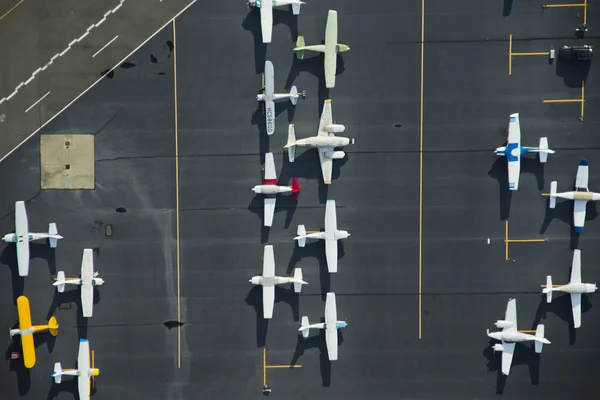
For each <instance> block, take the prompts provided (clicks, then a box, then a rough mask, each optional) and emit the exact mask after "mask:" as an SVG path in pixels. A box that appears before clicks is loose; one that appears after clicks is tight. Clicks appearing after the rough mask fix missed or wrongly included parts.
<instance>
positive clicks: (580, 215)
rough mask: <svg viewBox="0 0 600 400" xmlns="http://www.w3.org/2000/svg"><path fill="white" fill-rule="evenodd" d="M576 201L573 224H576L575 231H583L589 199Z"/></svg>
mask: <svg viewBox="0 0 600 400" xmlns="http://www.w3.org/2000/svg"><path fill="white" fill-rule="evenodd" d="M574 203H575V204H573V225H574V226H575V232H581V231H582V230H583V226H584V225H585V209H586V207H587V201H585V200H575V201H574ZM578 228H579V230H578Z"/></svg>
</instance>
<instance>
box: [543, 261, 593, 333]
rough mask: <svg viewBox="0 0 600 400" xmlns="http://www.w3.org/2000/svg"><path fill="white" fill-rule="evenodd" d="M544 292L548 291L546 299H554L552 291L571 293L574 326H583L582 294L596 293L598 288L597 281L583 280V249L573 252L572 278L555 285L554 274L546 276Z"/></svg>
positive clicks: (549, 300) (548, 300)
mask: <svg viewBox="0 0 600 400" xmlns="http://www.w3.org/2000/svg"><path fill="white" fill-rule="evenodd" d="M542 287H543V288H544V289H543V290H542V293H546V301H547V302H548V303H550V302H551V301H552V292H564V293H570V294H571V310H572V311H573V326H574V327H575V328H579V327H580V326H581V294H582V293H594V292H595V291H596V290H598V286H596V284H595V283H582V282H581V250H575V251H574V252H573V264H572V266H571V280H570V281H569V283H568V284H566V285H553V284H552V276H550V275H548V276H547V277H546V284H545V285H542Z"/></svg>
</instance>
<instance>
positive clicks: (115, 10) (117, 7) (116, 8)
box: [112, 3, 123, 14]
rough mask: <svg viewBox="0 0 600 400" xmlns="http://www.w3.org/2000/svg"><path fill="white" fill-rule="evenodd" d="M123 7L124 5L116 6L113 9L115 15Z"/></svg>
mask: <svg viewBox="0 0 600 400" xmlns="http://www.w3.org/2000/svg"><path fill="white" fill-rule="evenodd" d="M121 7H123V3H121V4H119V5H118V6H116V7H115V8H113V9H112V12H113V14H114V13H116V12H117V10H118V9H119V8H121Z"/></svg>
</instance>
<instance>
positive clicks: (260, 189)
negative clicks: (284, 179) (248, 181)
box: [252, 153, 301, 226]
mask: <svg viewBox="0 0 600 400" xmlns="http://www.w3.org/2000/svg"><path fill="white" fill-rule="evenodd" d="M300 188H301V186H300V183H299V182H298V178H292V186H277V172H275V160H274V158H273V153H265V178H264V179H263V184H262V185H256V186H254V187H253V188H252V191H253V192H254V193H256V194H262V195H263V196H264V197H265V202H264V204H265V218H264V220H265V222H264V226H271V225H273V215H274V214H275V203H276V202H277V195H278V194H279V193H289V192H291V193H292V196H293V197H292V198H293V199H295V198H297V197H298V194H299V193H300Z"/></svg>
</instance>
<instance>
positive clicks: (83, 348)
mask: <svg viewBox="0 0 600 400" xmlns="http://www.w3.org/2000/svg"><path fill="white" fill-rule="evenodd" d="M89 369H90V342H88V341H87V339H79V354H78V355H77V370H78V371H79V372H80V375H79V376H78V377H77V389H78V390H79V399H80V400H89V398H90V389H91V388H90V386H91V384H92V380H91V378H90V376H89V373H88V371H89Z"/></svg>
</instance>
